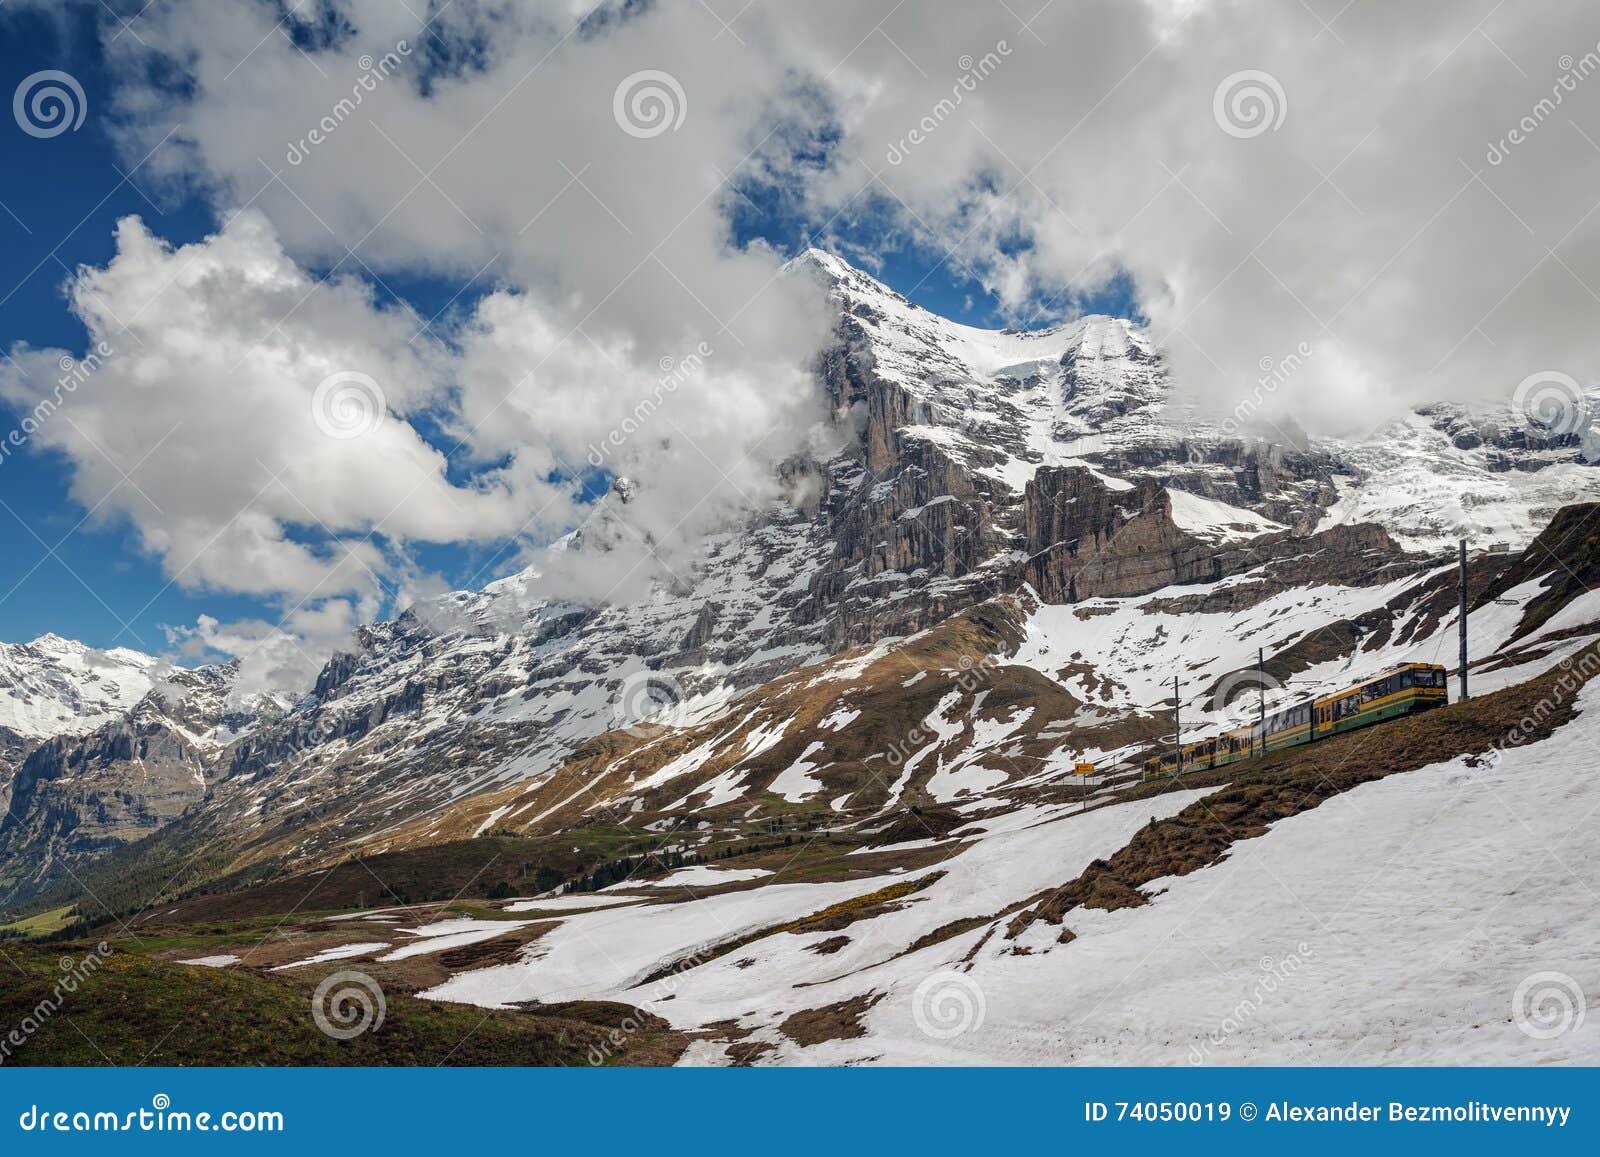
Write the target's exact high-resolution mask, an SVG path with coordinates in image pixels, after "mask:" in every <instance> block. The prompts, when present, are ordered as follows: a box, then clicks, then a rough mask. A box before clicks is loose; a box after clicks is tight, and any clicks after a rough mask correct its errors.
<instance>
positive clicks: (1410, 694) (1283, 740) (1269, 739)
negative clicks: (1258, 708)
mask: <svg viewBox="0 0 1600 1157" xmlns="http://www.w3.org/2000/svg"><path fill="white" fill-rule="evenodd" d="M1448 676H1449V673H1448V672H1447V671H1446V670H1445V668H1443V667H1441V666H1439V665H1438V664H1436V663H1403V664H1401V665H1400V666H1398V667H1394V668H1391V669H1390V670H1388V671H1385V672H1383V673H1382V674H1381V675H1378V676H1376V677H1375V678H1373V679H1369V680H1368V681H1366V682H1365V683H1360V684H1357V685H1356V686H1354V687H1346V688H1345V689H1344V690H1342V691H1336V692H1334V693H1333V694H1331V695H1324V696H1319V697H1317V698H1313V699H1309V700H1307V701H1305V702H1303V703H1295V704H1291V705H1290V706H1288V707H1281V708H1279V709H1278V710H1277V711H1274V712H1272V713H1271V714H1270V715H1268V716H1267V717H1266V720H1265V723H1264V724H1263V723H1253V724H1251V725H1250V726H1249V727H1240V728H1236V729H1235V730H1233V731H1227V732H1224V733H1223V734H1221V735H1213V736H1211V737H1210V738H1208V739H1200V740H1197V741H1195V742H1194V743H1186V744H1184V745H1183V749H1182V765H1181V766H1180V765H1179V753H1178V752H1176V751H1165V752H1162V753H1161V754H1160V755H1156V756H1153V757H1152V758H1150V759H1147V760H1145V764H1144V778H1145V779H1160V778H1163V777H1166V776H1174V775H1186V774H1188V773H1189V772H1191V771H1205V770H1206V769H1208V768H1212V767H1224V766H1226V765H1227V764H1230V763H1238V762H1239V761H1240V760H1244V759H1251V758H1253V757H1255V756H1257V755H1264V754H1266V753H1267V752H1271V751H1280V750H1282V749H1283V748H1285V747H1298V746H1299V745H1300V744H1302V743H1312V742H1315V741H1316V740H1319V739H1327V738H1328V737H1329V736H1333V735H1342V734H1343V733H1344V732H1346V731H1354V730H1356V729H1357V728H1359V727H1370V726H1372V725H1373V724H1374V723H1383V722H1386V721H1387V720H1390V719H1397V718H1399V717H1400V716H1402V715H1416V714H1417V713H1419V712H1422V711H1431V710H1432V709H1433V708H1435V707H1443V706H1444V705H1445V704H1446V703H1447V702H1448V701H1449V696H1450V692H1449V687H1448Z"/></svg>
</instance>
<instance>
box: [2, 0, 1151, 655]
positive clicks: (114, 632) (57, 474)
mask: <svg viewBox="0 0 1600 1157" xmlns="http://www.w3.org/2000/svg"><path fill="white" fill-rule="evenodd" d="M105 19H107V18H105V17H104V16H103V15H101V14H97V13H96V11H95V10H94V8H93V7H92V6H85V7H75V6H68V7H67V8H66V9H64V10H63V12H62V13H61V14H60V15H56V16H45V15H41V14H40V13H38V12H36V11H34V12H18V11H17V10H15V9H0V91H3V93H12V92H14V91H15V90H16V89H17V87H18V85H19V84H21V83H22V81H23V80H24V78H26V77H28V76H30V75H31V74H33V73H35V72H38V71H40V70H43V69H59V70H62V71H65V72H68V73H70V74H71V75H72V76H73V77H74V78H76V79H77V81H78V82H79V83H80V85H81V86H82V88H83V90H84V94H85V97H86V104H87V115H86V117H85V119H84V122H83V124H82V126H81V128H79V129H78V130H76V131H72V132H66V133H63V134H61V135H58V136H55V137H53V138H49V139H37V138H35V137H33V136H30V135H28V134H26V133H24V132H23V131H21V129H20V128H19V127H18V126H17V125H16V124H15V123H14V120H13V119H12V118H10V117H7V118H5V120H4V122H3V125H0V202H3V204H4V208H3V210H0V296H3V301H0V350H4V351H10V350H11V349H12V348H13V347H14V345H15V344H16V343H26V344H29V345H33V346H59V347H62V348H64V349H67V350H69V351H74V352H78V351H82V350H83V349H84V347H85V344H86V343H85V336H84V329H83V326H82V325H81V324H80V323H79V322H78V320H77V319H76V318H75V317H74V316H73V315H72V313H71V312H70V310H69V309H68V308H67V303H66V300H65V297H64V294H63V288H62V287H63V284H64V282H65V279H66V278H67V277H68V275H69V272H70V271H71V270H73V269H74V268H76V267H77V266H79V265H83V264H90V265H99V264H103V263H105V262H106V261H107V260H108V259H109V258H110V257H111V256H112V255H113V251H114V246H113V240H112V229H113V226H114V224H115V222H116V221H117V220H118V219H119V218H121V217H124V216H126V215H129V214H137V215H139V216H140V217H142V218H143V219H144V220H145V222H146V224H147V225H148V227H149V228H150V229H151V231H152V232H154V233H155V234H156V235H158V236H160V237H161V238H163V239H165V240H166V241H168V242H170V243H172V244H184V243H187V242H192V241H195V240H197V239H199V238H202V237H204V236H206V235H207V234H208V233H209V232H212V231H213V230H214V229H215V227H216V224H217V220H216V217H215V215H214V212H213V207H212V206H211V205H210V204H209V203H208V201H207V200H206V199H205V198H204V196H203V195H201V194H198V193H195V192H193V191H191V192H189V193H187V194H185V193H182V192H175V191H174V190H172V189H170V188H162V189H158V188H154V187H152V186H151V185H150V184H149V182H147V181H144V180H141V176H140V175H139V174H135V175H134V176H133V177H132V178H131V179H129V178H128V177H126V176H125V175H124V174H125V172H126V171H127V170H128V169H129V167H130V162H129V160H128V159H126V158H124V157H122V156H120V155H119V154H118V153H117V151H116V149H115V148H114V146H113V143H112V139H111V136H110V134H109V132H108V128H109V127H110V126H109V121H108V118H109V117H110V116H111V112H110V110H111V108H112V99H111V95H112V94H111V85H112V83H113V78H112V77H111V76H110V74H109V73H108V70H107V68H106V66H105V62H104V58H103V55H102V45H101V37H102V36H103V35H106V30H105V26H104V24H103V21H104V20H105ZM134 160H137V158H134ZM733 234H734V236H735V238H736V239H737V240H738V241H739V242H740V243H745V242H748V241H751V240H753V239H755V238H763V239H765V240H767V241H769V242H771V243H772V244H774V245H775V246H777V247H778V248H780V249H781V250H784V251H786V252H794V251H797V250H798V249H799V248H801V247H802V246H803V245H804V244H805V243H806V242H807V240H808V238H807V236H806V234H805V230H804V227H803V224H802V223H800V222H798V221H795V220H792V219H789V218H787V217H786V215H785V214H784V213H783V212H782V211H780V210H779V209H778V208H777V206H776V205H775V204H768V205H766V206H763V205H762V204H761V203H760V201H759V199H758V201H757V202H756V203H754V204H751V205H750V206H749V207H748V208H747V209H745V210H744V211H743V212H742V213H741V214H740V216H739V219H738V220H737V221H735V222H734V223H733ZM847 240H848V242H849V243H850V244H851V245H852V246H855V247H857V248H856V249H855V252H854V254H848V253H847V255H852V256H854V257H856V259H857V260H859V258H860V254H861V253H862V252H863V251H865V252H876V253H877V256H878V266H879V267H878V269H877V270H876V272H877V273H878V275H879V276H881V277H882V278H883V280H885V281H886V282H888V283H889V284H890V285H892V286H894V287H895V288H897V289H899V290H901V291H902V292H904V293H906V294H907V295H908V296H910V297H912V298H913V299H914V300H916V301H918V302H919V303H920V304H922V305H924V306H926V307H928V308H930V309H932V310H935V311H936V312H939V313H941V314H944V315H946V316H951V317H955V318H957V319H959V320H962V321H966V322H969V323H971V324H979V325H983V324H990V325H995V324H999V319H998V318H997V316H996V313H995V310H994V303H993V301H992V300H991V299H990V298H989V297H988V296H987V295H986V294H985V293H984V292H983V290H982V288H981V287H980V286H979V285H977V284H975V283H972V282H969V281H966V280H964V279H963V278H962V277H961V276H960V274H959V273H958V272H957V271H956V270H954V269H953V268H952V267H951V266H950V265H949V264H948V263H945V262H943V261H942V260H941V258H940V254H938V253H937V252H931V253H930V252H928V251H925V250H920V249H916V248H907V247H900V248H893V249H887V250H885V248H884V244H885V242H884V239H883V238H882V237H881V236H878V235H875V233H874V230H873V228H872V227H871V226H870V225H866V226H857V227H856V230H855V232H854V233H852V234H851V235H849V237H848V238H847ZM384 280H385V287H386V288H385V289H383V290H381V291H380V292H381V293H384V294H387V293H389V292H391V291H392V292H394V293H398V294H400V295H402V296H403V297H404V298H405V299H406V301H407V302H408V303H409V304H410V305H411V306H413V307H414V308H415V309H417V310H418V311H419V312H420V313H421V314H422V316H424V317H429V316H432V315H433V314H434V313H436V312H437V311H439V310H440V309H443V308H445V307H446V306H447V305H450V307H451V309H452V310H462V311H465V310H466V309H469V308H470V306H471V305H472V302H473V300H474V295H475V293H476V292H478V291H477V290H474V291H473V292H470V293H467V294H459V290H460V288H461V287H460V286H459V285H457V284H455V283H452V282H448V281H441V280H436V279H432V278H428V277H418V276H405V275H404V274H403V273H396V274H394V275H392V276H391V275H390V274H388V273H386V274H385V278H384ZM452 299H454V300H453V304H452ZM1096 304H1098V305H1099V306H1100V307H1101V308H1103V309H1105V310H1107V311H1110V312H1124V311H1126V309H1127V308H1128V302H1127V301H1126V297H1125V295H1124V294H1122V293H1120V292H1117V293H1112V294H1110V295H1108V297H1107V299H1106V300H1105V301H1103V302H1100V303H1096ZM19 417H20V416H19V415H18V414H15V413H13V412H11V411H9V410H8V409H6V407H5V405H4V403H0V429H4V430H7V431H9V430H10V429H12V428H14V427H15V426H16V424H17V422H18V420H19ZM423 433H424V435H425V436H426V437H427V438H428V440H429V441H430V443H432V444H434V445H435V446H436V447H438V448H440V449H445V450H448V449H449V445H450V444H449V442H448V440H445V439H443V438H439V437H437V436H436V432H432V433H430V432H429V431H427V430H424V431H423ZM119 465H121V466H122V467H123V468H124V469H130V468H132V467H133V464H132V463H122V464H119ZM0 502H3V504H4V506H3V508H0V640H3V641H7V642H14V641H22V640H28V639H32V638H34V637H36V636H37V635H39V634H41V633H43V632H45V631H53V632H55V633H57V634H61V635H65V636H69V637H73V638H79V639H82V640H84V641H85V642H88V643H91V644H93V645H97V646H113V645H120V646H131V647H135V648H139V649H143V650H149V651H161V650H162V649H163V648H164V647H165V646H166V645H167V643H166V636H165V633H164V631H163V627H164V626H187V625H191V624H193V623H194V621H195V619H196V616H197V615H199V614H202V613H204V614H209V615H212V616H215V617H216V618H218V619H221V620H223V621H229V620H234V619H239V618H245V617H263V618H267V619H269V620H271V619H273V618H275V617H276V616H275V615H274V613H273V612H274V607H273V606H272V605H270V604H267V603H264V602H260V601H257V600H254V599H251V598H244V597H239V596H235V595H231V594H227V593H224V592H216V591H207V590H188V589H184V588H183V587H181V586H180V585H178V584H176V583H173V582H172V581H170V580H169V577H168V575H167V574H166V573H164V571H163V568H162V566H161V564H160V563H159V561H157V560H156V559H155V558H153V557H152V556H151V555H149V554H148V553H146V552H144V551H142V550H141V549H140V545H139V543H138V541H137V538H136V536H135V535H134V534H133V533H132V531H131V529H130V527H128V526H127V525H126V524H125V523H123V522H122V521H120V520H106V519H104V518H101V517H97V516H95V515H91V514H90V513H89V512H87V511H85V510H84V509H83V507H82V506H81V505H80V504H78V503H77V502H75V501H74V500H73V498H72V496H71V473H70V467H69V465H68V464H67V463H66V461H65V460H63V459H62V458H60V457H58V456H56V455H54V454H52V453H49V452H39V451H35V450H33V449H27V448H25V449H23V450H21V451H18V452H16V453H14V454H11V455H9V456H7V457H6V458H5V459H4V460H3V461H0ZM509 553H510V552H509V550H508V549H507V548H505V547H497V546H487V547H485V546H479V547H477V548H474V549H470V550H469V549H464V548H457V547H449V546H445V547H431V548H425V549H424V550H422V551H421V552H420V558H419V561H420V562H421V563H422V564H423V565H425V566H426V567H428V568H429V569H431V570H434V571H436V572H437V573H439V574H441V575H443V576H444V577H445V578H446V579H447V580H448V581H451V582H452V583H456V584H465V583H468V582H471V581H473V580H474V579H476V580H477V581H478V582H479V583H481V582H482V581H485V580H486V579H487V578H489V577H493V574H494V572H495V571H496V569H497V567H498V566H500V565H501V564H502V563H503V562H504V560H505V559H506V558H508V557H509Z"/></svg>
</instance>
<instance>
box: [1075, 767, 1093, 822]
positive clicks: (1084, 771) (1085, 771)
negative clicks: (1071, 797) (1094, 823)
mask: <svg viewBox="0 0 1600 1157" xmlns="http://www.w3.org/2000/svg"><path fill="white" fill-rule="evenodd" d="M1072 774H1073V775H1081V776H1082V777H1083V809H1084V810H1085V811H1088V810H1089V777H1090V776H1091V775H1093V774H1094V764H1092V763H1074V764H1073V765H1072Z"/></svg>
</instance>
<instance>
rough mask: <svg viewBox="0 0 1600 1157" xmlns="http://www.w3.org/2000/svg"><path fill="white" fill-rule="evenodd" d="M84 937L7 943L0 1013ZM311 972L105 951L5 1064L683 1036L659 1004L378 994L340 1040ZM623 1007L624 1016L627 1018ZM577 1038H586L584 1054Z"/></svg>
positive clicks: (501, 1050)
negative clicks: (325, 1027)
mask: <svg viewBox="0 0 1600 1157" xmlns="http://www.w3.org/2000/svg"><path fill="white" fill-rule="evenodd" d="M87 950H88V946H76V947H73V946H56V947H55V948H54V949H53V950H51V951H48V952H45V951H41V950H38V949H35V948H27V947H18V946H10V947H6V948H4V949H0V951H3V953H4V958H3V959H0V970H3V972H4V974H5V976H6V980H5V982H4V983H3V984H0V1024H4V1025H8V1026H18V1025H22V1024H23V1023H24V1019H25V1018H27V1017H29V1016H30V1014H31V1013H33V1011H34V1010H35V1009H36V1008H37V1007H38V1006H39V1004H40V1002H41V1001H46V1000H48V999H50V998H51V996H52V993H53V991H54V989H55V986H56V984H57V982H58V981H59V980H60V978H61V976H62V975H63V974H62V972H61V969H60V963H59V960H60V959H61V958H63V957H72V958H74V959H82V958H83V956H84V955H85V953H86V951H87ZM314 987H315V980H314V979H313V978H311V977H305V978H295V979H280V978H278V977H267V976H261V975H258V974H255V973H251V972H240V971H231V970H230V971H223V970H218V969H211V968H195V967H186V966H183V965H176V964H167V963H164V962H162V961H158V960H151V959H148V958H145V957H141V956H137V955H134V954H132V953H128V952H116V953H114V954H113V955H111V956H110V958H109V959H107V960H105V961H104V962H103V963H102V964H101V965H100V966H99V968H98V970H96V971H94V972H93V973H91V974H90V975H89V976H88V977H87V979H86V980H85V981H84V982H83V984H82V985H81V986H80V987H79V988H78V989H77V991H75V992H71V993H67V994H65V995H64V997H63V1002H62V1004H61V1006H60V1008H59V1011H56V1012H55V1013H54V1014H53V1015H50V1016H46V1017H43V1018H41V1023H40V1027H39V1028H38V1031H37V1032H35V1033H33V1035H32V1036H31V1037H29V1038H28V1040H27V1042H26V1043H25V1044H24V1045H22V1046H21V1047H19V1048H14V1049H13V1051H12V1055H11V1057H10V1058H9V1060H8V1061H7V1062H6V1063H9V1064H23V1065H104V1064H115V1065H140V1064H146V1065H240V1064H249V1065H439V1064H449V1065H583V1064H588V1063H590V1062H589V1058H590V1057H591V1055H605V1054H607V1052H608V1050H607V1041H608V1040H611V1039H615V1038H614V1037H613V1033H614V1032H615V1031H617V1030H619V1028H621V1027H622V1026H625V1025H628V1024H633V1025H642V1026H643V1027H642V1028H638V1029H637V1031H633V1032H626V1031H623V1032H622V1033H621V1036H622V1038H624V1039H623V1043H622V1045H621V1047H620V1048H617V1047H614V1046H613V1047H611V1048H610V1049H609V1056H610V1060H609V1062H608V1063H613V1064H616V1063H620V1064H661V1063H670V1062H671V1061H672V1060H674V1059H676V1057H677V1056H678V1054H679V1053H681V1051H682V1048H683V1040H682V1038H681V1037H680V1036H678V1035H677V1034H675V1033H673V1032H672V1031H671V1030H670V1029H669V1028H668V1026H667V1024H666V1022H665V1021H663V1020H661V1019H660V1018H659V1017H653V1016H650V1015H648V1014H645V1013H641V1012H638V1011H636V1010H633V1009H630V1008H628V1007H626V1006H624V1005H619V1004H608V1003H602V1002H582V1003H574V1004H568V1005H546V1006H542V1007H541V1008H540V1009H539V1010H538V1011H537V1012H486V1011H485V1010H483V1009H479V1008H471V1007H466V1006H462V1005H449V1004H436V1003H433V1002H430V1001H422V1000H416V999H413V998H410V997H405V996H395V995H389V996H388V997H387V1009H386V1012H385V1015H384V1019H383V1023H382V1025H381V1026H379V1027H378V1028H376V1029H374V1030H372V1031H369V1032H366V1033H364V1034H362V1035H361V1036H358V1037H356V1038H354V1039H352V1040H349V1041H338V1040H334V1039H332V1038H331V1037H329V1036H327V1035H326V1034H324V1033H323V1032H322V1031H320V1030H319V1029H318V1028H317V1026H316V1023H315V1021H314V1020H313V1019H312V1015H311V1000H312V990H313V989H314ZM630 1018H631V1019H630ZM591 1050H597V1051H596V1052H595V1053H591Z"/></svg>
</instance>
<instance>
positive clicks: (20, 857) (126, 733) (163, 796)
mask: <svg viewBox="0 0 1600 1157" xmlns="http://www.w3.org/2000/svg"><path fill="white" fill-rule="evenodd" d="M235 675H236V670H235V668H234V667H232V666H222V667H205V668H200V669H198V670H194V671H178V672H176V673H174V675H173V676H172V677H171V678H170V679H169V680H167V681H166V682H164V683H163V684H162V685H161V686H160V687H158V688H157V689H155V690H153V691H151V692H150V693H149V694H148V695H146V696H145V697H144V698H143V699H141V700H140V701H139V703H138V704H136V705H135V707H134V708H133V710H132V711H130V712H129V713H128V714H127V715H126V716H125V717H123V718H121V719H117V720H115V721H113V722H111V723H107V724H105V725H103V726H101V727H99V728H97V729H96V730H94V731H92V732H90V733H89V734H88V735H85V736H57V737H56V738H54V739H49V740H46V741H45V742H44V743H42V744H40V745H39V746H37V747H36V748H35V749H34V750H33V751H32V752H31V753H30V754H29V755H28V757H27V758H26V759H25V760H24V761H23V762H22V765H21V767H20V768H19V769H18V770H17V773H16V776H15V779H14V780H13V782H12V784H11V799H10V801H9V806H8V808H7V811H6V814H5V818H4V819H3V820H0V880H5V881H7V882H8V886H9V887H10V888H12V889H13V890H14V889H15V887H16V885H18V884H19V883H20V884H22V885H24V886H26V885H27V884H28V883H30V882H37V881H40V880H44V879H48V878H49V877H50V876H52V875H53V874H55V873H58V872H60V871H62V870H64V868H70V867H71V865H73V864H75V863H81V862H83V861H86V860H92V859H94V858H96V857H98V856H100V855H102V854H104V853H105V852H107V851H110V850H113V849H115V848H119V847H122V846H124V845H126V844H128V843H131V842H133V841H135V840H138V839H141V838H143V837H144V836H147V835H149V834H150V833H151V832H153V831H155V830H157V829H158V828H160V827H162V826H164V825H166V824H168V823H170V822H171V821H173V820H174V819H176V818H177V817H178V816H180V815H182V814H183V812H184V811H185V810H186V809H188V808H189V807H191V806H192V805H194V804H196V803H199V802H200V801H202V800H204V799H205V798H206V795H207V792H208V788H209V778H208V777H209V775H210V774H211V769H212V768H213V767H214V766H215V758H216V755H217V753H218V751H220V750H221V748H222V747H223V746H224V744H225V743H226V742H227V741H228V740H229V739H230V738H231V737H232V736H233V735H235V734H236V733H238V732H239V731H241V730H248V729H249V728H251V727H254V726H256V725H257V724H258V723H259V722H261V720H262V719H263V718H264V717H270V716H271V715H272V714H275V713H276V712H277V711H278V710H280V708H279V706H278V705H277V704H276V703H274V702H272V701H270V700H255V701H254V702H253V703H250V704H248V705H246V704H243V703H240V702H236V701H232V700H230V697H229V692H230V690H231V686H232V682H233V679H234V676H235Z"/></svg>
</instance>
